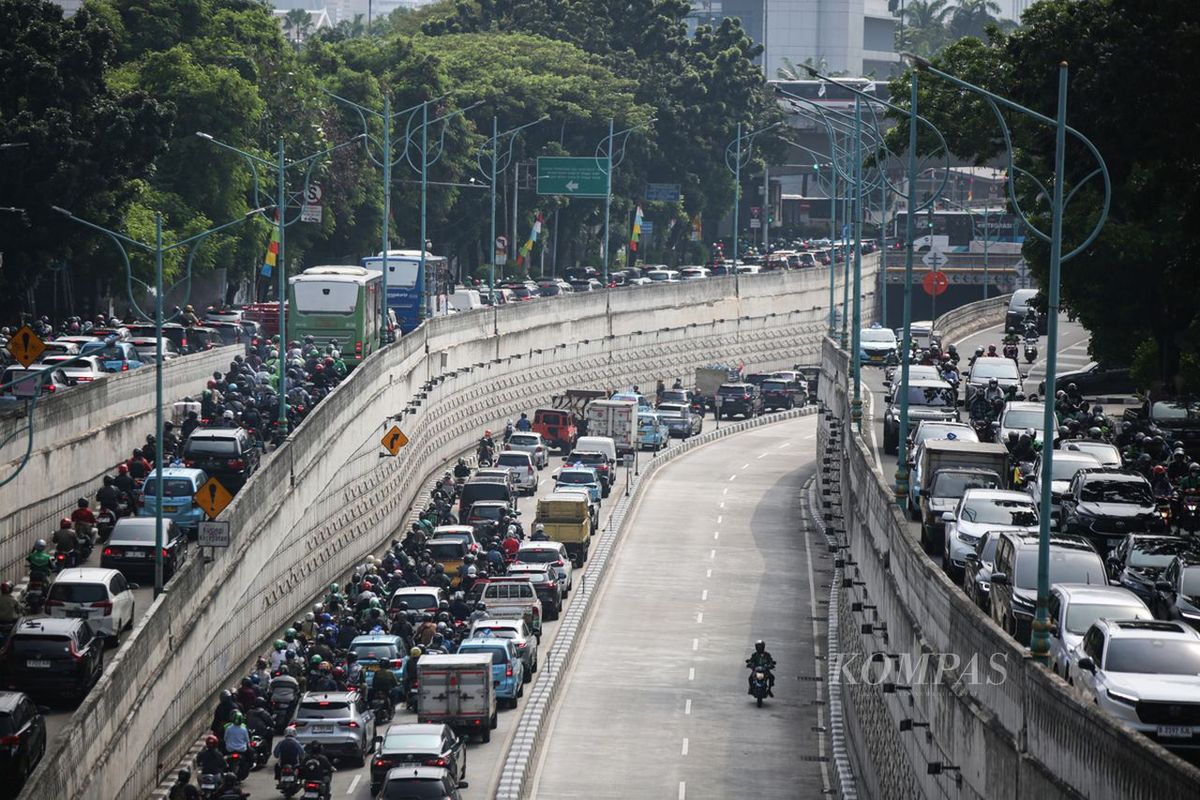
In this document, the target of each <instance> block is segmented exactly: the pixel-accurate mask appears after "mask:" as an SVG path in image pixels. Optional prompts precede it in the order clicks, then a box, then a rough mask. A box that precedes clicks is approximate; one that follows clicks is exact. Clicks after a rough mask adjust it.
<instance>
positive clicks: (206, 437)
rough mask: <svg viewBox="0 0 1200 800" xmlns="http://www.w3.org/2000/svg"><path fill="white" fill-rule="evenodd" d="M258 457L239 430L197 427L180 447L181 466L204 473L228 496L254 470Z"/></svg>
mask: <svg viewBox="0 0 1200 800" xmlns="http://www.w3.org/2000/svg"><path fill="white" fill-rule="evenodd" d="M260 454H261V452H260V451H259V449H258V447H257V446H256V445H255V444H254V442H253V441H252V440H251V439H250V435H249V434H248V433H246V431H245V430H244V429H242V428H197V429H196V430H194V431H192V435H191V436H189V437H188V440H187V442H186V443H185V444H184V445H183V463H184V465H185V466H188V467H194V468H195V469H202V470H204V472H205V474H207V475H208V476H209V477H211V478H216V479H217V480H218V481H219V482H220V484H221V485H222V486H224V487H225V489H226V490H228V491H229V492H230V493H231V494H232V493H235V492H237V490H238V489H241V488H242V486H243V485H244V484H245V483H246V480H247V479H248V478H249V477H250V476H251V475H252V474H253V473H254V470H256V469H258V460H259V456H260Z"/></svg>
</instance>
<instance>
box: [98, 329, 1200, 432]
mask: <svg viewBox="0 0 1200 800" xmlns="http://www.w3.org/2000/svg"><path fill="white" fill-rule="evenodd" d="M85 347H86V345H85ZM1197 417H1200V402H1192V403H1178V402H1160V403H1155V404H1154V405H1153V406H1152V407H1151V409H1150V418H1151V419H1153V420H1154V421H1155V422H1159V421H1165V422H1179V421H1183V420H1195V419H1196V418H1197Z"/></svg>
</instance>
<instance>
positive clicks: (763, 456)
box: [758, 453, 771, 458]
mask: <svg viewBox="0 0 1200 800" xmlns="http://www.w3.org/2000/svg"><path fill="white" fill-rule="evenodd" d="M769 455H771V454H770V453H763V454H762V455H761V456H758V458H766V457H767V456H769Z"/></svg>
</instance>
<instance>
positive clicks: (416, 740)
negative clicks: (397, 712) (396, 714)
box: [371, 723, 467, 796]
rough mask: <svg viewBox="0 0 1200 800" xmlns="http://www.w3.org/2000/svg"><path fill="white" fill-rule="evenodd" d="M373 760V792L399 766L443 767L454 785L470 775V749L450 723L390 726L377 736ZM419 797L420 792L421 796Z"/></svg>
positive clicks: (377, 789) (372, 792) (457, 784)
mask: <svg viewBox="0 0 1200 800" xmlns="http://www.w3.org/2000/svg"><path fill="white" fill-rule="evenodd" d="M375 743H376V748H375V755H374V757H373V758H372V759H371V795H372V796H374V795H375V793H376V792H378V791H379V789H380V787H382V786H383V784H384V781H385V780H387V777H388V773H389V772H390V771H392V770H394V769H396V768H398V767H442V768H443V769H445V770H446V772H447V773H448V774H449V777H450V779H451V780H452V781H453V783H454V785H456V786H461V785H462V779H463V778H464V777H465V776H466V774H467V748H466V746H465V745H464V743H463V740H462V739H461V738H459V737H458V735H457V734H455V733H454V731H453V730H451V729H450V726H448V725H442V724H438V723H429V724H404V725H391V726H389V727H388V729H387V732H386V733H384V734H383V735H382V736H376V737H375ZM418 796H420V795H418Z"/></svg>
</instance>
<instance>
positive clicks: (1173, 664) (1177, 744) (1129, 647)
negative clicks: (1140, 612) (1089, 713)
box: [1070, 619, 1200, 751]
mask: <svg viewBox="0 0 1200 800" xmlns="http://www.w3.org/2000/svg"><path fill="white" fill-rule="evenodd" d="M1072 656H1073V658H1072V660H1073V661H1074V663H1073V664H1072V665H1071V675H1070V681H1071V682H1072V683H1074V684H1075V685H1076V686H1078V687H1080V688H1081V689H1083V691H1084V692H1085V693H1087V694H1090V695H1092V697H1093V698H1094V699H1095V701H1096V704H1097V705H1098V706H1100V708H1102V709H1104V710H1105V711H1107V712H1108V713H1109V714H1111V715H1112V716H1114V717H1116V718H1117V719H1118V720H1119V721H1120V722H1121V723H1122V724H1123V725H1126V726H1127V727H1130V728H1133V729H1134V730H1136V731H1140V732H1141V733H1144V734H1145V735H1147V736H1149V737H1150V738H1151V739H1153V740H1154V741H1156V742H1158V743H1159V744H1161V745H1163V746H1164V747H1167V748H1170V749H1173V750H1189V751H1195V750H1198V749H1200V735H1198V733H1197V732H1200V633H1197V632H1196V630H1195V629H1193V628H1192V627H1191V626H1189V625H1185V624H1184V623H1182V622H1169V621H1162V620H1112V619H1099V620H1097V621H1096V622H1095V623H1093V624H1092V626H1091V627H1090V628H1088V631H1087V633H1086V634H1084V636H1083V642H1082V643H1081V644H1080V645H1079V647H1077V648H1076V649H1075V650H1074V652H1073V653H1072Z"/></svg>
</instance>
